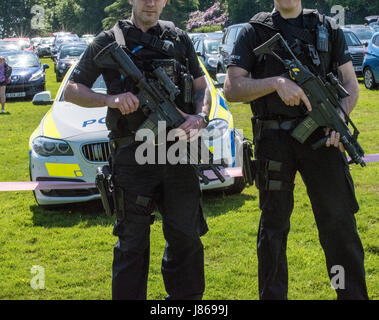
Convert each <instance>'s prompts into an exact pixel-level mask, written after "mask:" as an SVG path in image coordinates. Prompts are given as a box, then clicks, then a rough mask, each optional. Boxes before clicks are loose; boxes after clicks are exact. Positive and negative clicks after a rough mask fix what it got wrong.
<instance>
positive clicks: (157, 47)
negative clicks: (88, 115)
mask: <svg viewBox="0 0 379 320" xmlns="http://www.w3.org/2000/svg"><path fill="white" fill-rule="evenodd" d="M158 23H159V26H160V30H161V32H160V34H159V36H156V35H151V34H147V33H143V32H142V31H141V30H139V29H137V28H136V27H135V26H134V25H133V24H132V22H130V21H128V20H123V21H119V22H118V23H117V24H116V26H115V27H114V28H113V31H114V34H115V38H116V41H117V42H118V44H119V45H121V47H123V48H124V50H125V52H126V53H127V54H129V56H130V58H131V59H132V61H133V62H134V63H135V64H136V66H137V67H138V68H139V70H140V71H141V72H143V73H144V75H145V76H146V77H147V78H148V77H149V76H150V74H151V72H152V71H153V70H154V69H155V68H157V67H158V66H162V67H163V68H165V65H167V64H169V65H170V66H169V67H168V68H171V66H172V62H173V60H175V61H176V72H177V74H176V75H175V76H174V77H172V76H170V78H172V80H173V81H174V82H175V84H176V85H177V86H178V88H179V90H180V91H181V94H180V95H178V97H177V98H176V100H175V102H176V104H177V106H178V107H179V108H180V109H181V110H182V111H183V112H185V113H188V114H193V113H195V109H194V107H193V104H192V103H184V99H183V94H182V92H183V88H181V86H182V82H181V81H180V80H181V79H180V71H182V72H186V71H187V68H186V47H185V45H184V44H183V42H182V41H181V39H180V38H179V34H178V32H177V30H176V28H175V26H174V24H173V23H172V22H168V21H161V20H159V22H158ZM116 29H118V30H116ZM169 44H173V46H172V45H169ZM123 92H132V93H134V94H137V93H138V89H137V88H136V85H135V84H134V82H133V81H130V80H128V79H124V78H123V77H122V76H121V74H120V73H119V72H117V71H115V72H114V78H113V79H112V81H111V83H110V85H109V86H108V93H109V94H113V95H114V94H120V93H123ZM145 120H146V116H145V114H144V113H143V111H142V110H141V109H137V111H136V112H134V113H132V114H129V115H122V114H121V112H120V111H119V110H118V109H111V108H108V111H107V117H106V125H107V127H108V129H109V130H110V131H111V133H110V135H109V137H110V138H111V139H113V138H119V137H125V136H128V135H134V134H135V132H136V131H137V129H138V128H139V126H140V125H141V124H142V123H143V122H144V121H145Z"/></svg>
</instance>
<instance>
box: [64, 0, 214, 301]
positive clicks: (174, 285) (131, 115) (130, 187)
mask: <svg viewBox="0 0 379 320" xmlns="http://www.w3.org/2000/svg"><path fill="white" fill-rule="evenodd" d="M129 2H130V4H131V5H132V17H131V20H122V21H119V22H118V23H117V24H116V25H115V27H114V28H113V29H111V30H109V31H105V32H102V33H100V34H99V35H98V36H97V37H96V39H95V40H94V41H93V43H92V44H91V45H90V46H89V48H88V49H87V51H86V52H85V53H84V55H83V57H82V59H81V61H80V62H79V64H78V66H77V67H76V70H75V71H74V73H73V76H72V77H71V79H70V83H69V85H68V87H67V89H66V92H65V99H67V100H68V101H71V102H73V103H76V104H78V105H80V106H83V107H94V108H96V107H103V106H108V112H107V117H106V124H107V127H108V128H109V130H110V135H109V138H110V145H111V159H110V163H111V167H112V169H113V179H114V185H115V194H116V198H117V201H116V203H117V204H116V205H117V208H116V209H117V220H116V223H115V226H114V234H115V235H116V236H118V242H117V243H116V245H115V247H114V259H113V270H112V297H113V299H133V300H134V299H146V297H147V277H148V269H149V247H150V246H149V234H150V224H151V223H152V222H153V217H154V216H152V212H153V210H154V208H155V207H158V209H159V210H160V212H161V214H162V224H163V233H164V237H165V239H166V246H165V251H164V255H163V259H162V274H163V279H164V283H165V288H166V291H167V293H168V296H167V298H168V299H201V298H202V295H203V291H204V287H205V284H204V254H203V245H202V243H201V240H200V237H201V236H202V235H204V234H205V233H206V232H207V230H208V229H207V224H206V222H205V219H204V216H203V213H202V208H201V191H200V184H199V178H198V176H197V174H196V172H195V170H194V168H193V167H192V166H190V165H185V164H183V165H181V164H178V165H170V164H146V165H138V163H137V162H136V161H137V160H136V156H135V153H136V150H137V148H138V146H139V145H140V143H141V142H136V141H135V133H136V130H137V128H138V127H139V126H140V125H141V124H142V123H143V122H144V121H145V120H146V117H145V115H144V113H143V112H142V111H141V108H139V100H138V98H137V93H138V92H137V91H138V90H137V88H136V87H135V84H134V83H133V81H131V79H128V78H125V77H123V76H122V75H121V74H120V73H119V72H118V71H117V70H111V69H99V68H98V67H97V65H96V64H95V63H94V57H95V56H96V55H97V54H98V53H99V52H100V51H101V50H102V49H103V48H104V47H106V46H107V45H109V44H110V43H112V42H114V41H116V42H117V43H118V44H119V45H120V46H121V47H122V48H123V49H124V50H125V52H126V53H127V54H128V55H129V56H130V57H131V59H132V61H133V62H134V63H135V65H137V66H138V68H139V69H140V70H141V71H142V72H143V74H144V75H145V76H146V77H149V76H150V75H151V73H152V71H154V68H156V67H158V66H159V67H162V68H164V70H166V71H167V74H168V76H169V77H170V78H171V79H172V80H173V81H174V82H175V84H176V85H177V86H178V87H179V89H180V90H181V94H180V95H179V96H178V97H177V99H176V100H175V101H176V103H177V105H178V108H179V109H180V112H181V113H182V115H183V116H184V118H185V122H184V123H183V124H182V125H181V126H180V127H179V129H181V131H180V132H178V136H179V137H180V139H183V138H184V140H186V139H188V140H190V139H192V138H193V136H191V134H192V133H193V132H196V130H201V129H203V128H205V127H206V125H207V120H208V118H207V115H208V113H209V109H210V100H209V99H210V98H209V97H210V94H209V91H208V87H207V84H206V80H205V77H204V74H203V72H202V69H201V67H200V65H199V63H198V60H197V56H196V53H195V51H194V48H193V46H192V43H191V40H190V39H189V37H188V35H187V34H186V33H185V32H184V31H182V30H180V29H178V28H176V27H175V26H174V24H173V23H172V22H168V21H161V20H158V19H159V17H160V14H161V12H162V10H163V8H164V6H165V5H166V2H167V0H129ZM100 74H102V75H103V78H104V81H105V83H106V86H107V90H108V91H107V94H99V93H95V92H94V91H92V90H91V89H90V88H91V87H92V85H93V83H94V82H95V81H96V79H97V78H98V77H99V76H100ZM183 74H185V75H187V76H186V79H187V82H186V81H184V80H185V79H183V77H184V76H183ZM188 75H191V76H192V77H191V81H190V83H188ZM191 88H192V92H193V94H192V95H191V97H190V98H191V99H190V100H189V99H188V90H189V89H191ZM184 92H185V93H186V94H187V97H185V94H184Z"/></svg>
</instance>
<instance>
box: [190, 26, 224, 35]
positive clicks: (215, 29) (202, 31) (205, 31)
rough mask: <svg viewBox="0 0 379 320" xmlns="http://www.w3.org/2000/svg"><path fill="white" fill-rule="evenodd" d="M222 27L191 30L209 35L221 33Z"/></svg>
mask: <svg viewBox="0 0 379 320" xmlns="http://www.w3.org/2000/svg"><path fill="white" fill-rule="evenodd" d="M221 30H222V26H205V27H201V28H195V29H193V30H191V32H195V33H197V32H199V33H208V32H215V31H221Z"/></svg>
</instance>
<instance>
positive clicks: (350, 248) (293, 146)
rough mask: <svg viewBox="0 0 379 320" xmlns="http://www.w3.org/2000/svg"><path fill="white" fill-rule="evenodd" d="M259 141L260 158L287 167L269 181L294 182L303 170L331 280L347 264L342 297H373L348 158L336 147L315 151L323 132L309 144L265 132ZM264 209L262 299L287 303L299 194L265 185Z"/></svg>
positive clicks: (287, 135) (261, 201)
mask: <svg viewBox="0 0 379 320" xmlns="http://www.w3.org/2000/svg"><path fill="white" fill-rule="evenodd" d="M260 136H261V138H260V140H259V141H257V142H256V148H255V153H256V154H255V157H256V158H257V159H259V160H273V161H278V162H281V163H282V164H283V166H282V170H281V171H280V172H269V175H268V178H269V179H274V180H281V181H284V182H285V184H286V185H287V186H291V185H293V183H294V179H295V174H296V172H297V171H299V172H300V174H301V177H302V179H303V181H304V183H305V185H306V188H307V193H308V196H309V198H310V201H311V204H312V209H313V213H314V217H315V219H316V224H317V228H318V231H319V240H320V243H321V245H322V248H323V250H324V253H325V256H326V265H327V270H328V274H329V277H330V278H331V279H332V278H333V276H334V275H336V271H334V270H333V267H336V266H337V267H338V268H339V266H342V268H343V270H344V272H345V274H344V288H342V287H339V288H338V289H336V292H337V297H338V299H368V296H367V289H366V283H365V269H364V252H363V247H362V244H361V241H360V238H359V235H358V233H357V227H356V221H355V216H354V214H355V213H356V212H357V211H358V209H359V208H358V204H357V201H356V198H355V192H354V185H353V180H352V178H351V175H350V173H349V166H348V164H347V161H346V157H345V155H344V154H343V153H341V152H340V151H339V150H338V149H337V148H335V147H330V148H326V147H322V148H320V149H318V150H313V149H312V148H311V143H313V142H315V141H317V140H318V139H319V138H321V137H323V136H324V133H323V130H322V129H319V130H318V131H316V132H315V133H314V134H313V136H312V137H311V138H310V141H309V142H308V143H305V144H300V143H299V142H297V141H296V140H295V139H293V138H292V137H291V136H290V132H289V131H284V130H262V132H261V135H260ZM259 189H260V190H259V206H260V209H261V211H262V215H261V219H260V224H259V232H258V239H257V253H258V269H259V270H258V272H259V297H260V299H287V291H288V271H287V258H286V246H287V236H288V233H289V230H290V216H291V212H292V210H293V206H294V197H293V190H288V189H287V190H281V191H271V190H267V189H265V188H264V187H261V186H260V187H259Z"/></svg>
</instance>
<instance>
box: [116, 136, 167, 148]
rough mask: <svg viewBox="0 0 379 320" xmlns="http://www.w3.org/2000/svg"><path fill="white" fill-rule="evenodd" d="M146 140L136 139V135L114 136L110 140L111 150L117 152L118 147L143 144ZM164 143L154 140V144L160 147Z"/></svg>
mask: <svg viewBox="0 0 379 320" xmlns="http://www.w3.org/2000/svg"><path fill="white" fill-rule="evenodd" d="M142 143H144V141H136V137H135V135H130V136H125V137H120V138H113V139H110V140H109V146H110V149H111V152H115V151H116V150H117V149H119V148H121V147H127V146H130V145H132V144H142ZM162 144H163V143H157V142H156V141H155V142H154V146H156V147H158V146H159V145H162Z"/></svg>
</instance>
